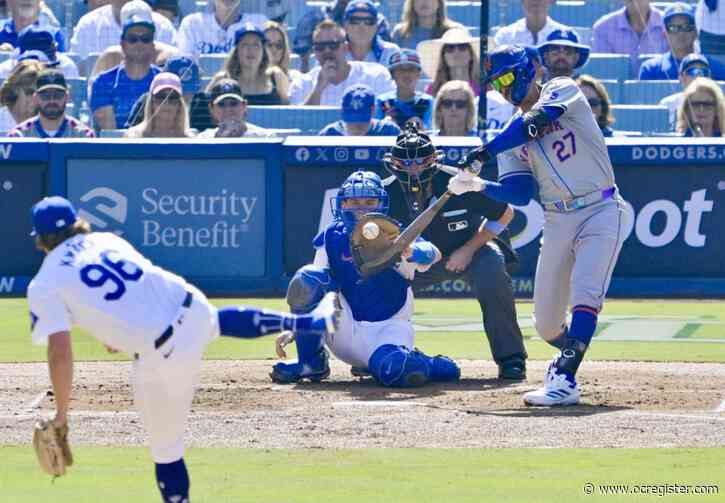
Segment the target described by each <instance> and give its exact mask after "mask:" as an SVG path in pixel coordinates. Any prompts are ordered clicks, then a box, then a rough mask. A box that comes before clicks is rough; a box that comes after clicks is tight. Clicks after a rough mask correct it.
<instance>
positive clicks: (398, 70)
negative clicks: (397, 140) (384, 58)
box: [375, 49, 433, 130]
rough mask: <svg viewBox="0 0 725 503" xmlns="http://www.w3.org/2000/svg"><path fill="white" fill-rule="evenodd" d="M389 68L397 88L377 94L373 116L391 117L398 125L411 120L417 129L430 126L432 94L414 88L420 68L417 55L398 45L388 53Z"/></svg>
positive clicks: (402, 125) (418, 77) (379, 117)
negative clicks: (398, 48)
mask: <svg viewBox="0 0 725 503" xmlns="http://www.w3.org/2000/svg"><path fill="white" fill-rule="evenodd" d="M388 70H390V74H391V75H392V76H393V80H394V81H395V86H396V88H397V89H396V90H395V91H391V92H389V93H385V94H382V95H380V96H378V99H377V100H376V101H375V118H377V119H382V118H384V117H390V118H391V119H393V121H395V123H396V124H397V125H398V127H400V128H401V129H402V128H403V127H404V126H405V124H406V122H408V121H409V120H414V121H415V123H416V127H417V128H418V129H420V130H424V129H430V128H431V127H432V120H433V97H432V96H430V95H428V94H425V93H421V92H417V91H416V90H415V89H416V86H417V85H418V80H420V75H421V71H422V66H421V64H420V56H418V53H417V52H415V51H414V50H412V49H401V50H399V51H398V52H396V53H394V54H393V55H392V56H390V61H389V62H388Z"/></svg>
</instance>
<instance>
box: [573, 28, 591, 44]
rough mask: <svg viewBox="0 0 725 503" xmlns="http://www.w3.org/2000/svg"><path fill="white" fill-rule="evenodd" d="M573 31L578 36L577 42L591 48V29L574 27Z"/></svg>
mask: <svg viewBox="0 0 725 503" xmlns="http://www.w3.org/2000/svg"><path fill="white" fill-rule="evenodd" d="M574 31H576V32H577V34H579V42H581V43H582V44H584V45H588V46H590V47H591V45H592V28H591V27H587V26H575V27H574Z"/></svg>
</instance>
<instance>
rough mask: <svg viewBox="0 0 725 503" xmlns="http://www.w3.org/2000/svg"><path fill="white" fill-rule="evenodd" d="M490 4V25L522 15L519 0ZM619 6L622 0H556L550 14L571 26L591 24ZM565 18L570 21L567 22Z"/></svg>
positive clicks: (503, 22)
mask: <svg viewBox="0 0 725 503" xmlns="http://www.w3.org/2000/svg"><path fill="white" fill-rule="evenodd" d="M491 5H492V8H491V10H490V13H489V16H490V17H491V25H497V24H500V25H507V24H511V23H513V22H514V21H516V20H517V19H520V18H521V17H523V15H524V11H523V8H522V6H521V0H498V1H497V2H491ZM621 8H622V0H558V1H557V2H556V4H555V5H554V6H553V7H552V9H551V11H550V16H551V18H552V19H554V20H555V21H559V22H560V23H564V24H569V25H571V26H593V25H594V22H595V21H596V20H597V19H599V18H600V17H602V16H603V15H605V14H608V13H610V12H613V11H615V10H617V9H621ZM565 19H567V20H569V21H571V22H570V23H567V22H565V21H564V20H565ZM584 20H587V21H588V22H584Z"/></svg>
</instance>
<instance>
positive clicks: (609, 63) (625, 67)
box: [580, 54, 629, 81]
mask: <svg viewBox="0 0 725 503" xmlns="http://www.w3.org/2000/svg"><path fill="white" fill-rule="evenodd" d="M580 73H588V74H589V75H592V76H593V77H596V78H598V79H616V80H622V81H623V80H626V79H627V77H628V76H629V56H627V55H626V54H592V55H591V56H590V57H589V61H588V62H587V64H586V65H584V67H583V68H581V69H580Z"/></svg>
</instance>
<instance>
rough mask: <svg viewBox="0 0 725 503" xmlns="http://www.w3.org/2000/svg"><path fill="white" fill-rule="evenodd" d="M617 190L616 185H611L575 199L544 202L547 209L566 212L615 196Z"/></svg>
mask: <svg viewBox="0 0 725 503" xmlns="http://www.w3.org/2000/svg"><path fill="white" fill-rule="evenodd" d="M616 192H617V189H616V187H610V188H608V189H605V190H599V191H597V192H591V193H589V194H587V195H585V196H580V197H575V198H573V199H562V200H561V201H553V202H551V203H546V204H544V209H545V210H546V211H558V212H561V213H565V212H567V211H574V210H580V209H582V208H586V207H587V206H591V205H592V204H596V203H598V202H601V201H604V200H605V199H609V198H611V197H613V196H614V194H615V193H616Z"/></svg>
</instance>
